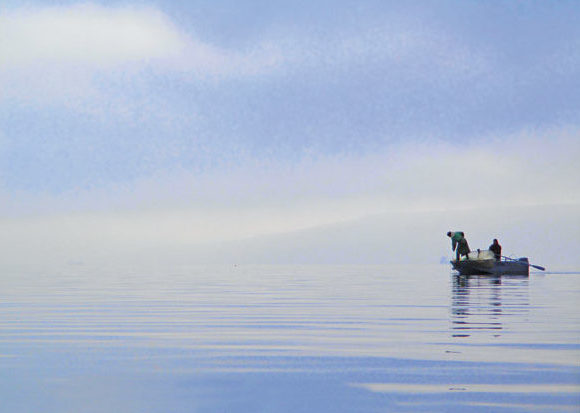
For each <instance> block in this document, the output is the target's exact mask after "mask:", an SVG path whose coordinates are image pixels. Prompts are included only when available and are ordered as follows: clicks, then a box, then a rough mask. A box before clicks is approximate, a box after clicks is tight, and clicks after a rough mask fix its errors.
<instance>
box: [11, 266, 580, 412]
mask: <svg viewBox="0 0 580 413" xmlns="http://www.w3.org/2000/svg"><path fill="white" fill-rule="evenodd" d="M579 281H580V275H579V274H578V273H570V274H548V275H542V274H538V273H533V274H532V275H531V276H530V277H529V278H527V277H458V276H455V275H451V274H450V271H449V268H448V267H447V266H424V267H415V266H400V267H396V266H372V267H371V266H336V267H333V266H228V267H217V266H214V267H179V268H151V267H148V268H141V267H139V266H134V267H127V266H120V265H119V266H115V265H109V266H108V267H100V268H90V267H88V266H68V267H65V268H64V269H60V270H58V271H49V270H42V271H27V272H22V271H11V272H6V273H4V274H3V275H2V276H1V278H0V283H1V284H0V287H1V290H0V310H1V311H2V318H1V319H0V366H1V367H2V372H3V373H2V376H1V378H0V386H1V387H0V396H1V398H2V399H3V400H4V406H9V409H10V410H5V411H7V412H8V411H10V412H25V411H32V410H34V408H35V407H40V406H42V408H43V411H47V412H60V411H71V412H72V411H79V409H81V407H82V409H81V410H82V411H95V412H106V411H121V410H118V408H115V405H118V406H121V405H122V406H123V411H135V412H138V411H139V412H141V411H152V412H162V411H163V412H165V411H173V412H180V411H417V410H422V411H466V409H468V410H469V411H489V409H490V408H491V407H490V406H493V410H494V411H528V410H529V406H535V408H536V409H543V410H545V411H574V410H577V409H579V408H580V387H579V386H580V366H579V363H580V312H579V311H578V309H579V308H578V304H577V303H578V302H580V282H579ZM31 395H34V397H31ZM385 395H388V397H386V396H385ZM296 400H298V401H296ZM63 406H69V407H67V408H66V409H65V408H64V407H63ZM522 406H523V407H522ZM526 406H527V407H526ZM75 408H76V410H75Z"/></svg>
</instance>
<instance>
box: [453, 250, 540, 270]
mask: <svg viewBox="0 0 580 413" xmlns="http://www.w3.org/2000/svg"><path fill="white" fill-rule="evenodd" d="M450 262H451V265H452V266H453V269H454V270H456V271H458V272H459V274H460V275H525V276H529V275H530V265H531V264H530V263H529V261H528V259H527V257H522V258H517V259H516V258H508V257H503V256H502V257H501V260H499V261H498V260H496V259H495V256H494V254H493V252H492V251H490V250H477V251H471V252H470V253H469V254H467V259H465V258H463V259H461V260H459V261H456V260H452V261H450ZM533 267H534V268H536V267H537V266H533ZM537 268H538V269H543V267H537Z"/></svg>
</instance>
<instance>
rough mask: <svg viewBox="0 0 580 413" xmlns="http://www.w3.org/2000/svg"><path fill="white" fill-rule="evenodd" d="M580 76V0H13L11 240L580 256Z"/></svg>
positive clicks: (149, 249) (25, 244)
mask: <svg viewBox="0 0 580 413" xmlns="http://www.w3.org/2000/svg"><path fill="white" fill-rule="evenodd" d="M579 90H580V4H579V3H578V2H575V1H559V2H539V1H517V0H514V1H506V2H484V1H467V2H466V1H451V0H449V1H439V2H432V1H414V2H400V1H384V0H381V1H373V0H357V1H348V0H335V1H327V0H318V1H294V2H280V1H274V0H269V1H233V0H212V1H202V0H197V1H196V0H194V1H163V0H157V1H132V0H126V1H101V2H76V1H50V0H48V1H47V0H44V1H33V0H31V1H12V0H8V1H4V2H2V5H0V248H1V249H2V250H3V251H4V254H3V255H4V259H5V260H11V261H13V262H15V263H18V262H23V261H27V260H28V261H29V258H31V257H32V258H34V261H36V262H45V261H46V260H49V259H53V260H57V261H58V262H87V261H91V260H92V259H97V258H98V259H101V260H102V259H106V258H107V257H110V256H112V255H117V256H122V255H125V256H133V257H138V258H137V259H140V258H139V257H141V258H143V257H150V256H151V255H155V256H163V255H166V256H167V257H171V258H168V259H177V258H176V257H175V256H172V255H171V254H170V253H169V252H172V253H174V254H175V251H180V253H179V257H180V259H183V260H186V261H187V260H189V261H192V262H193V261H203V260H204V259H208V257H211V260H213V261H218V262H233V261H244V260H246V261H249V262H250V261H251V262H281V263H287V262H289V263H293V262H319V261H320V262H325V263H342V262H357V263H382V262H386V263H388V262H400V261H403V262H413V261H414V260H416V259H420V260H422V261H424V262H439V261H440V259H441V257H442V256H445V255H446V254H447V255H449V256H450V255H451V252H450V251H449V240H448V239H447V237H445V233H446V232H447V231H448V230H453V229H461V230H463V231H465V232H466V234H467V235H468V239H470V237H471V240H472V241H471V244H472V247H483V248H485V247H487V246H488V243H490V242H491V239H492V238H494V237H499V238H500V242H502V240H506V241H507V242H509V245H506V244H505V242H504V251H505V252H506V253H510V254H511V253H513V254H517V255H518V256H519V255H530V257H532V254H535V257H536V258H537V259H540V260H543V262H542V263H541V264H542V265H545V264H546V263H548V264H552V265H555V264H558V265H560V264H562V263H564V264H567V265H572V266H580V258H578V254H577V253H575V252H576V251H578V249H579V248H580V236H579V235H578V234H580V167H579V166H578V159H579V157H580V93H578V91H579ZM418 223H421V225H418ZM548 240H549V242H547V241H548ZM531 241H533V242H531ZM305 245H308V246H309V247H308V248H305ZM241 246H243V247H241ZM316 251H317V252H316ZM410 251H420V254H417V255H418V256H420V258H417V257H415V254H413V253H410ZM546 266H547V264H546Z"/></svg>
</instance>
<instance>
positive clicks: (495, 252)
mask: <svg viewBox="0 0 580 413" xmlns="http://www.w3.org/2000/svg"><path fill="white" fill-rule="evenodd" d="M489 250H490V251H491V252H493V255H494V256H495V260H496V261H499V260H500V259H501V245H499V242H497V239H494V240H493V244H491V245H490V246H489Z"/></svg>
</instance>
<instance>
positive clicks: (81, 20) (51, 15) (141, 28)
mask: <svg viewBox="0 0 580 413" xmlns="http://www.w3.org/2000/svg"><path fill="white" fill-rule="evenodd" d="M0 39H3V40H0V60H1V61H3V62H4V64H3V65H2V66H3V67H4V68H6V67H16V68H22V67H26V66H31V65H33V66H38V65H43V64H63V65H67V64H71V65H81V66H82V65H90V66H97V67H103V68H107V67H110V66H111V65H118V64H122V63H125V62H131V61H139V60H143V59H163V58H168V57H171V56H175V55H176V54H179V53H180V52H181V50H182V49H183V48H184V43H185V39H184V38H183V36H182V35H181V34H180V33H179V32H178V30H176V28H175V27H174V26H173V24H172V23H171V22H170V21H169V20H168V19H167V18H166V17H165V16H164V15H163V14H161V13H160V12H158V11H156V10H155V9H151V8H130V7H125V8H106V7H101V6H96V5H91V4H86V5H80V6H72V7H51V8H41V9H17V10H12V11H7V12H4V13H3V14H2V15H0Z"/></svg>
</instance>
